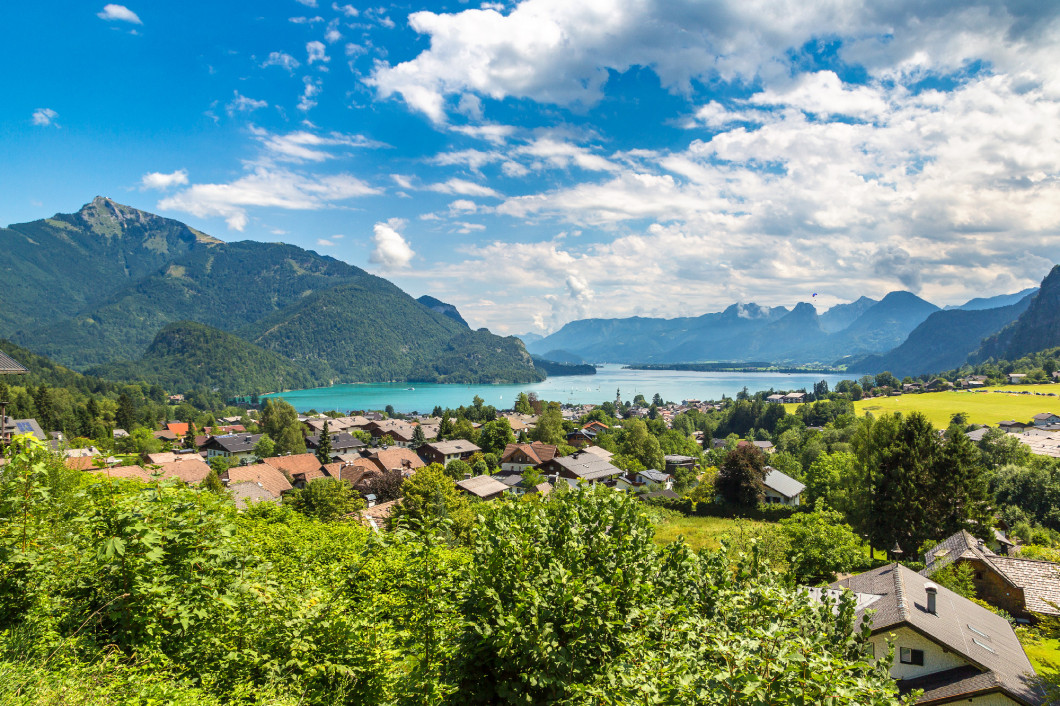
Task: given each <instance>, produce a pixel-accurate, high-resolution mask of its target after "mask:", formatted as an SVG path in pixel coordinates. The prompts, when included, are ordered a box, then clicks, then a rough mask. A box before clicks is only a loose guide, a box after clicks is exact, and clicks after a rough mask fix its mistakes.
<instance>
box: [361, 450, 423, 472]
mask: <svg viewBox="0 0 1060 706" xmlns="http://www.w3.org/2000/svg"><path fill="white" fill-rule="evenodd" d="M372 460H374V461H375V462H376V465H378V466H379V470H380V471H392V470H394V469H399V470H400V469H404V468H408V469H411V470H415V469H417V468H423V466H424V463H423V461H422V460H421V459H420V457H419V456H417V455H416V452H415V451H413V450H412V449H405V448H402V447H400V446H392V447H390V448H389V449H380V450H379V451H376V452H375V453H374V454H372Z"/></svg>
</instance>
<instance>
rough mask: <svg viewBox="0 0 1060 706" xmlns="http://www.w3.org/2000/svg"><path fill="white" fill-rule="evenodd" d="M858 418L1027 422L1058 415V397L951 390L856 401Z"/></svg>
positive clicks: (1055, 388) (1022, 388) (1058, 388)
mask: <svg viewBox="0 0 1060 706" xmlns="http://www.w3.org/2000/svg"><path fill="white" fill-rule="evenodd" d="M995 389H1002V390H1017V391H1019V392H1031V393H1033V392H1035V391H1038V392H1042V391H1048V392H1056V393H1060V385H1012V386H1007V387H1004V388H995ZM854 409H855V410H856V411H857V413H858V415H859V416H860V415H864V414H865V413H866V412H872V413H873V414H875V415H879V414H886V413H889V412H902V413H903V414H904V413H908V412H914V411H919V412H923V413H924V415H925V416H926V417H927V418H928V419H929V420H931V423H932V424H934V425H935V426H937V427H938V426H942V427H945V426H948V425H949V423H950V417H952V416H953V415H954V414H956V413H957V412H964V413H965V414H966V415H967V416H968V421H969V422H970V423H972V424H989V425H991V426H993V425H996V424H997V423H998V422H1000V421H1003V420H1005V419H1015V420H1016V421H1019V422H1028V421H1030V419H1031V417H1033V416H1034V415H1035V414H1038V413H1039V412H1055V413H1056V414H1060V397H1046V396H1039V395H1034V394H1030V395H1009V394H999V393H996V392H986V391H976V392H970V391H964V390H960V391H958V390H954V391H950V392H926V393H923V394H918V395H902V396H901V397H881V398H874V399H871V400H859V401H858V402H855V403H854Z"/></svg>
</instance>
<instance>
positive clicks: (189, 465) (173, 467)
mask: <svg viewBox="0 0 1060 706" xmlns="http://www.w3.org/2000/svg"><path fill="white" fill-rule="evenodd" d="M158 468H159V470H160V471H162V477H163V478H179V479H180V480H182V481H184V482H185V483H187V484H188V485H194V484H196V483H202V482H203V481H204V480H206V476H208V475H210V467H209V466H208V465H207V464H206V462H205V461H203V460H202V459H201V458H198V457H195V456H192V457H191V458H187V459H184V460H182V461H173V462H172V463H163V464H160V465H159V467H158ZM148 470H149V471H150V469H148Z"/></svg>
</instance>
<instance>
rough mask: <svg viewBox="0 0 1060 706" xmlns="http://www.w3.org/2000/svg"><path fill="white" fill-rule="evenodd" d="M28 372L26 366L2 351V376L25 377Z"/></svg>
mask: <svg viewBox="0 0 1060 706" xmlns="http://www.w3.org/2000/svg"><path fill="white" fill-rule="evenodd" d="M28 372H29V370H27V369H26V366H24V365H22V364H21V363H19V362H18V361H17V360H15V359H14V358H12V357H11V356H9V355H8V354H7V353H4V352H3V351H0V375H25V374H26V373H28Z"/></svg>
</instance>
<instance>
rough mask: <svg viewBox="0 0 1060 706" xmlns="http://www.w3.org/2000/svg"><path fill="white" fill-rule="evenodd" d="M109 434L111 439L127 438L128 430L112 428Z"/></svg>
mask: <svg viewBox="0 0 1060 706" xmlns="http://www.w3.org/2000/svg"><path fill="white" fill-rule="evenodd" d="M110 436H111V438H113V439H128V438H129V432H127V431H125V430H124V429H114V430H113V431H111V433H110Z"/></svg>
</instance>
